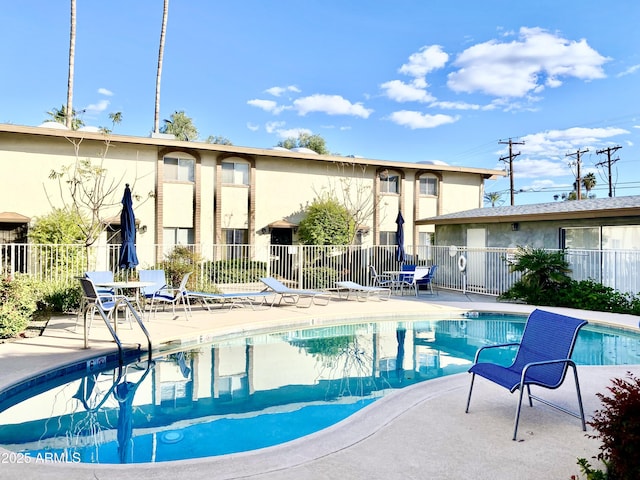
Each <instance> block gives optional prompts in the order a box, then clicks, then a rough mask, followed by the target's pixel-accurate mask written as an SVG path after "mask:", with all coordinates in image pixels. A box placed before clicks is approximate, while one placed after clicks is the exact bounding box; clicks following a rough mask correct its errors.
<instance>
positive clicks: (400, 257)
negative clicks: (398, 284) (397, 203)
mask: <svg viewBox="0 0 640 480" xmlns="http://www.w3.org/2000/svg"><path fill="white" fill-rule="evenodd" d="M396 224H397V225H398V229H397V230H396V244H397V245H398V251H397V252H396V260H397V261H398V262H400V263H403V262H404V256H405V254H404V226H403V225H404V218H403V217H402V212H401V211H400V210H398V216H397V217H396Z"/></svg>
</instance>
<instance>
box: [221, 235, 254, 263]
mask: <svg viewBox="0 0 640 480" xmlns="http://www.w3.org/2000/svg"><path fill="white" fill-rule="evenodd" d="M222 238H223V239H224V243H225V244H226V245H227V259H233V258H247V257H248V256H249V251H248V249H249V246H248V243H249V230H247V229H246V228H223V229H222Z"/></svg>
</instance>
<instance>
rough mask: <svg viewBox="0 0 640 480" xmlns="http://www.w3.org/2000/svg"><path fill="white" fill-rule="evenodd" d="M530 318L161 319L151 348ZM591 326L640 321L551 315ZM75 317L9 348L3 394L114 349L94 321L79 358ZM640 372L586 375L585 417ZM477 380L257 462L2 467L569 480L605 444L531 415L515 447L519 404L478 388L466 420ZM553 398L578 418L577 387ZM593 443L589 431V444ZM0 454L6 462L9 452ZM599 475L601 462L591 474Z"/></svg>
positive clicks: (314, 310)
mask: <svg viewBox="0 0 640 480" xmlns="http://www.w3.org/2000/svg"><path fill="white" fill-rule="evenodd" d="M532 309H533V307H530V306H526V305H515V304H503V303H496V302H495V299H494V298H493V297H486V296H482V295H474V294H467V295H462V294H460V293H456V292H445V291H440V292H438V295H435V296H431V295H426V294H425V295H421V296H420V297H419V298H417V299H416V298H415V297H410V296H407V297H404V298H397V297H392V299H391V300H389V301H380V300H377V299H369V300H367V301H365V302H358V301H355V300H349V301H345V300H337V299H335V300H333V301H331V302H330V304H329V305H327V306H312V307H310V308H308V309H305V308H296V307H291V306H287V307H277V308H276V307H274V308H271V309H259V310H255V311H254V310H252V309H250V308H238V309H233V310H231V311H227V310H216V311H213V312H207V311H206V310H200V309H195V310H194V314H193V316H192V318H191V319H189V320H188V321H186V320H185V319H184V318H183V317H182V316H180V317H178V318H177V319H176V318H174V317H173V315H172V314H170V313H159V314H158V316H157V318H155V319H152V320H151V321H149V322H147V323H146V325H147V327H148V329H149V331H150V333H151V336H152V339H153V341H154V344H158V343H161V342H165V341H170V340H175V339H180V338H197V337H199V336H201V335H217V334H224V333H230V332H237V331H249V330H252V329H255V328H265V327H270V326H282V325H287V326H288V325H301V324H304V325H321V324H323V323H325V322H328V321H330V320H332V319H337V318H343V317H354V316H355V317H367V316H370V315H390V316H393V315H401V314H406V313H441V314H443V315H447V314H448V313H449V312H459V311H460V310H481V311H482V310H485V311H503V312H517V313H528V312H529V311H531V310H532ZM550 310H553V311H558V312H562V313H566V314H569V315H574V316H580V317H583V318H586V319H587V320H590V321H599V322H604V323H610V324H616V325H622V326H625V327H628V328H635V329H637V328H638V317H635V316H631V315H613V314H603V313H598V312H585V311H576V310H568V309H550ZM75 320H76V319H75V317H74V316H64V317H58V318H54V319H52V320H51V321H50V322H49V324H48V326H47V328H46V329H45V331H44V333H43V335H42V336H39V337H34V338H27V339H23V340H19V341H14V342H9V343H5V344H1V345H0V366H1V367H2V372H3V374H2V376H1V377H0V390H1V389H3V388H5V387H7V386H8V385H12V384H14V383H16V382H19V381H21V380H23V379H25V378H28V377H30V376H32V375H33V374H34V373H37V372H41V371H45V370H48V369H51V368H53V367H55V366H57V365H65V364H68V363H72V362H75V361H79V360H81V359H86V358H91V357H96V356H99V355H101V354H104V353H105V352H107V351H112V350H113V349H114V343H113V342H112V341H111V340H109V338H108V336H107V331H106V328H105V327H104V326H102V328H101V327H100V325H99V324H98V322H97V321H96V323H95V324H94V328H93V331H92V335H91V342H90V349H88V350H84V349H82V344H83V342H82V333H81V329H78V332H74V325H75ZM121 335H122V338H123V341H124V342H125V343H135V342H137V343H142V344H143V345H144V344H145V343H146V340H145V339H144V337H143V336H141V334H140V333H139V332H137V331H133V332H132V331H130V330H124V329H123V330H121ZM627 371H632V372H634V373H635V374H640V366H632V367H629V366H626V367H580V368H579V375H580V382H581V387H582V394H583V399H584V404H585V411H586V413H587V417H588V418H589V416H590V415H591V414H592V413H593V411H594V410H595V409H598V408H600V406H601V405H600V402H599V400H598V399H597V397H596V393H597V392H605V391H606V387H607V386H609V385H610V379H612V378H614V377H622V376H624V375H625V373H626V372H627ZM468 382H469V376H468V375H467V374H459V375H454V376H451V377H445V378H440V379H436V380H431V381H428V382H423V383H421V384H417V385H414V386H412V387H408V388H406V389H403V390H401V391H398V392H395V393H393V394H391V395H389V396H387V397H385V398H383V399H381V400H378V401H377V402H375V403H374V404H372V405H371V406H370V407H367V408H366V409H364V410H361V411H359V412H358V413H356V414H355V415H353V416H351V417H349V418H348V419H346V420H345V421H343V422H341V423H339V424H337V425H335V426H333V427H331V428H329V429H326V430H323V431H321V432H318V433H316V434H313V435H310V436H308V437H305V438H302V439H299V440H296V441H293V442H290V443H287V444H284V445H279V446H275V447H271V448H267V449H263V450H259V451H254V452H247V453H241V454H234V455H227V456H221V457H212V458H206V459H198V460H188V461H181V462H166V463H161V464H135V465H86V464H42V463H30V464H28V465H26V464H16V463H11V462H3V464H2V465H0V472H1V473H0V477H1V478H7V479H21V480H28V479H39V480H40V479H42V480H45V479H62V478H64V479H65V480H73V479H92V480H93V479H100V480H111V479H113V480H123V479H129V478H144V479H171V480H175V479H177V478H189V479H193V480H197V479H205V478H206V479H216V480H219V479H240V478H244V479H246V478H251V479H264V480H268V479H300V478H305V479H306V478H308V479H314V480H315V479H334V478H337V477H340V478H343V479H351V478H368V479H378V478H380V479H411V478H416V479H418V478H419V479H425V478H433V479H460V478H473V479H491V480H501V479H505V480H506V479H509V480H512V479H534V478H535V479H537V478H554V479H569V478H570V477H571V475H577V474H578V473H579V468H578V466H577V464H576V461H577V459H578V458H579V457H585V458H587V459H589V460H591V459H592V457H593V456H594V455H596V454H597V453H598V443H597V441H596V440H593V439H589V438H587V437H586V435H585V433H584V432H583V431H582V430H581V428H580V425H579V421H578V420H577V419H575V418H573V417H570V416H568V415H564V414H561V413H559V412H556V411H554V410H553V409H550V408H548V407H546V406H544V405H540V404H536V406H535V407H534V408H533V409H531V408H528V407H524V406H523V413H522V417H521V421H520V430H519V440H520V441H517V442H514V441H512V440H511V432H512V428H513V417H514V414H515V407H516V403H517V397H516V396H515V395H510V394H509V393H508V392H507V391H505V390H504V389H502V388H499V387H496V386H494V385H492V384H489V382H484V381H481V380H479V381H478V382H476V383H477V386H476V388H475V389H474V398H473V401H472V404H471V411H470V413H469V414H465V413H464V407H465V402H466V396H467V389H468ZM547 396H548V397H550V398H554V399H555V400H557V401H559V402H560V403H563V404H566V405H568V406H570V407H572V408H573V406H574V405H575V391H574V389H573V386H572V382H566V385H565V386H563V387H561V388H559V389H558V390H555V391H550V392H549V393H548V394H547ZM589 432H591V433H593V432H592V431H591V430H590V429H588V432H587V433H589ZM0 453H2V450H1V449H0ZM592 463H593V462H592Z"/></svg>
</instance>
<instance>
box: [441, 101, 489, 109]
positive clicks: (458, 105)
mask: <svg viewBox="0 0 640 480" xmlns="http://www.w3.org/2000/svg"><path fill="white" fill-rule="evenodd" d="M430 107H438V108H442V109H443V110H494V109H495V106H493V105H485V106H482V105H477V104H475V103H466V102H433V103H432V104H431V105H430Z"/></svg>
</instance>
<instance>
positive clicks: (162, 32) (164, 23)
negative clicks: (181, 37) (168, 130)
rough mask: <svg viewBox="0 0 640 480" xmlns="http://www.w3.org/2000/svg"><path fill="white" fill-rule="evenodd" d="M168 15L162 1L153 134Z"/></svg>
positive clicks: (156, 127) (157, 119)
mask: <svg viewBox="0 0 640 480" xmlns="http://www.w3.org/2000/svg"><path fill="white" fill-rule="evenodd" d="M168 14H169V0H164V8H163V10H162V29H161V30H160V48H159V50H158V74H157V75H156V105H155V114H154V117H153V132H154V133H158V131H159V130H160V80H161V78H162V58H163V57H164V37H165V34H166V33H167V16H168Z"/></svg>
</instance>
